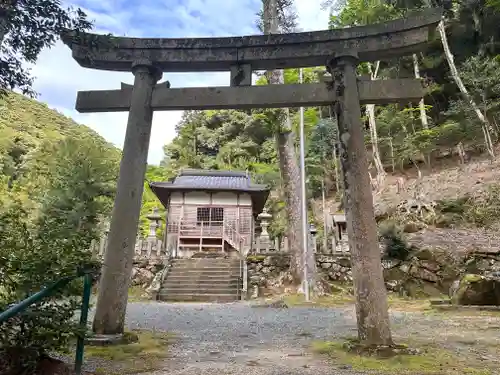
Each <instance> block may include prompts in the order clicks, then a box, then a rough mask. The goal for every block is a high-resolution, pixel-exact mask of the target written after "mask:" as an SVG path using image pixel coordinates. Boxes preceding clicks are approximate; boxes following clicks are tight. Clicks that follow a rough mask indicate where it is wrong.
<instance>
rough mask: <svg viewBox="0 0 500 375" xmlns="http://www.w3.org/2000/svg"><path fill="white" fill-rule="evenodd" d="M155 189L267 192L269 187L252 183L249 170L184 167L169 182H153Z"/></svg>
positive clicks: (151, 184)
mask: <svg viewBox="0 0 500 375" xmlns="http://www.w3.org/2000/svg"><path fill="white" fill-rule="evenodd" d="M149 185H150V187H151V188H152V189H153V190H158V189H160V190H177V191H186V190H211V191H214V190H220V191H242V192H267V191H269V190H270V189H269V187H268V186H267V185H262V184H254V183H252V181H251V179H250V176H249V174H248V173H247V172H241V171H221V170H203V169H184V170H182V171H180V173H179V174H178V175H177V176H176V177H174V178H173V179H171V180H170V181H167V182H151V183H150V184H149Z"/></svg>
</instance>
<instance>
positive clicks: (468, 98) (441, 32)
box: [437, 19, 495, 159]
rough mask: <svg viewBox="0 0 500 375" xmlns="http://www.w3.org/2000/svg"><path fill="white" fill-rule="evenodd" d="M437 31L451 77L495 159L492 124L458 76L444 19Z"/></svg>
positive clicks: (490, 153)
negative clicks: (476, 121) (474, 114)
mask: <svg viewBox="0 0 500 375" xmlns="http://www.w3.org/2000/svg"><path fill="white" fill-rule="evenodd" d="M437 29H438V32H439V36H440V37H441V43H442V44H443V50H444V55H445V56H446V61H447V62H448V66H449V67H450V73H451V76H452V77H453V80H454V81H455V83H456V85H457V86H458V89H459V90H460V93H461V94H462V97H463V98H464V100H465V101H466V102H467V103H469V105H470V106H471V108H472V109H473V111H474V112H475V113H476V115H477V117H478V119H479V121H481V127H482V130H483V135H484V143H485V145H486V150H487V151H488V154H489V156H490V157H491V158H492V159H493V158H494V157H495V152H494V150H493V143H492V141H491V135H490V124H489V123H488V121H487V120H486V117H484V115H483V113H482V112H481V110H480V109H479V107H478V105H477V104H476V102H475V101H474V99H473V98H472V97H471V96H470V95H469V92H468V91H467V89H466V87H465V85H464V84H463V82H462V79H461V78H460V75H459V74H458V70H457V67H456V65H455V59H454V57H453V54H452V53H451V50H450V46H449V44H448V37H447V36H446V29H445V28H444V19H443V20H441V22H439V24H438V27H437Z"/></svg>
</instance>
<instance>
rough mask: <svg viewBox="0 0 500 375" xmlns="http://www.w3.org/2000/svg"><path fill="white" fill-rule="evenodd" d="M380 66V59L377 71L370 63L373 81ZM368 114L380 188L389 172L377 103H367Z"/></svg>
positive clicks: (377, 63)
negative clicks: (382, 150) (382, 149)
mask: <svg viewBox="0 0 500 375" xmlns="http://www.w3.org/2000/svg"><path fill="white" fill-rule="evenodd" d="M379 68H380V61H377V62H376V63H375V71H373V70H372V65H371V64H370V63H369V64H368V70H369V72H370V76H371V79H372V81H373V80H376V79H377V75H378V71H379ZM366 115H367V117H368V124H369V127H370V137H371V140H372V153H373V161H374V163H375V169H376V170H377V186H378V188H382V186H383V183H384V180H385V177H386V176H387V173H385V170H384V165H383V164H382V159H381V158H380V150H379V148H378V135H377V122H376V119H375V104H367V105H366Z"/></svg>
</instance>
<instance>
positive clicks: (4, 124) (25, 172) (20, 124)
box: [0, 93, 121, 216]
mask: <svg viewBox="0 0 500 375" xmlns="http://www.w3.org/2000/svg"><path fill="white" fill-rule="evenodd" d="M120 155H121V152H120V150H119V149H117V148H116V147H114V146H113V145H111V144H110V143H108V142H107V141H106V140H105V139H104V138H102V137H101V136H100V135H98V134H97V133H96V132H95V131H93V130H92V129H90V128H88V127H87V126H84V125H80V124H77V123H76V122H75V121H73V120H72V119H70V118H68V117H66V116H64V115H62V114H60V113H59V112H57V111H55V110H52V109H50V108H48V106H47V105H45V104H43V103H40V102H37V101H36V100H32V99H29V98H26V97H24V96H22V95H18V94H15V93H9V94H7V95H3V96H2V97H0V202H2V200H3V199H2V198H7V200H6V201H4V202H9V201H13V200H18V201H21V202H22V203H23V206H24V207H25V208H26V209H27V210H28V212H29V214H30V215H35V214H36V212H37V209H38V208H40V207H41V206H42V205H43V204H44V202H45V203H47V202H48V200H50V199H58V200H53V201H52V203H49V206H50V205H54V204H55V203H54V202H58V201H59V202H62V201H65V202H71V203H68V204H69V205H70V206H72V207H73V210H74V211H75V215H76V212H78V209H79V207H80V208H81V209H82V210H84V211H85V210H86V211H85V212H84V211H82V212H80V215H86V214H87V213H88V209H89V206H88V203H89V202H95V203H92V205H93V206H92V207H94V208H96V213H97V214H99V216H101V215H107V214H108V213H109V211H110V209H111V206H112V202H113V196H114V189H115V185H116V178H117V173H118V166H119V160H120ZM79 205H80V206H79ZM0 206H1V204H0ZM83 207H87V208H85V209H84V208H83ZM0 208H1V207H0Z"/></svg>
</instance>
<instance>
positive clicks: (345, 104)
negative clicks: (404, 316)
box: [327, 55, 392, 345]
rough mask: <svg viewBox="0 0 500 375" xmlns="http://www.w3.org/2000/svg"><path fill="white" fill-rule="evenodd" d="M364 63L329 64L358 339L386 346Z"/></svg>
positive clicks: (345, 59) (349, 59)
mask: <svg viewBox="0 0 500 375" xmlns="http://www.w3.org/2000/svg"><path fill="white" fill-rule="evenodd" d="M358 63H359V60H358V58H357V55H344V56H338V57H336V58H334V59H331V60H329V61H328V66H327V69H328V70H329V71H330V73H331V74H332V77H333V82H332V84H333V85H332V86H333V87H332V89H333V90H336V94H337V95H338V100H337V101H336V103H335V106H334V107H335V108H334V109H335V113H336V116H337V124H338V128H339V145H340V147H339V148H340V163H341V166H342V177H343V182H344V207H346V210H345V211H346V219H347V220H346V221H347V233H348V239H349V248H350V250H351V265H352V273H353V283H354V290H355V292H354V295H355V296H356V315H357V321H358V327H360V328H359V332H358V336H359V338H360V339H361V340H362V341H365V340H367V339H368V338H370V337H378V338H382V339H383V340H385V341H387V342H386V343H385V344H386V345H390V344H391V341H392V338H391V330H390V322H389V314H388V309H387V293H386V288H385V284H384V277H383V273H382V264H381V260H380V249H379V244H378V241H377V237H378V236H377V226H376V222H375V220H374V217H375V213H374V208H373V203H372V202H373V198H372V192H371V190H370V180H369V176H368V173H367V171H368V155H367V152H366V148H365V144H364V136H363V125H362V123H361V109H360V105H359V99H360V98H359V92H358V78H357V76H356V67H357V66H358ZM363 330H365V332H363ZM368 330H371V332H368ZM374 330H375V331H376V332H374Z"/></svg>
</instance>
